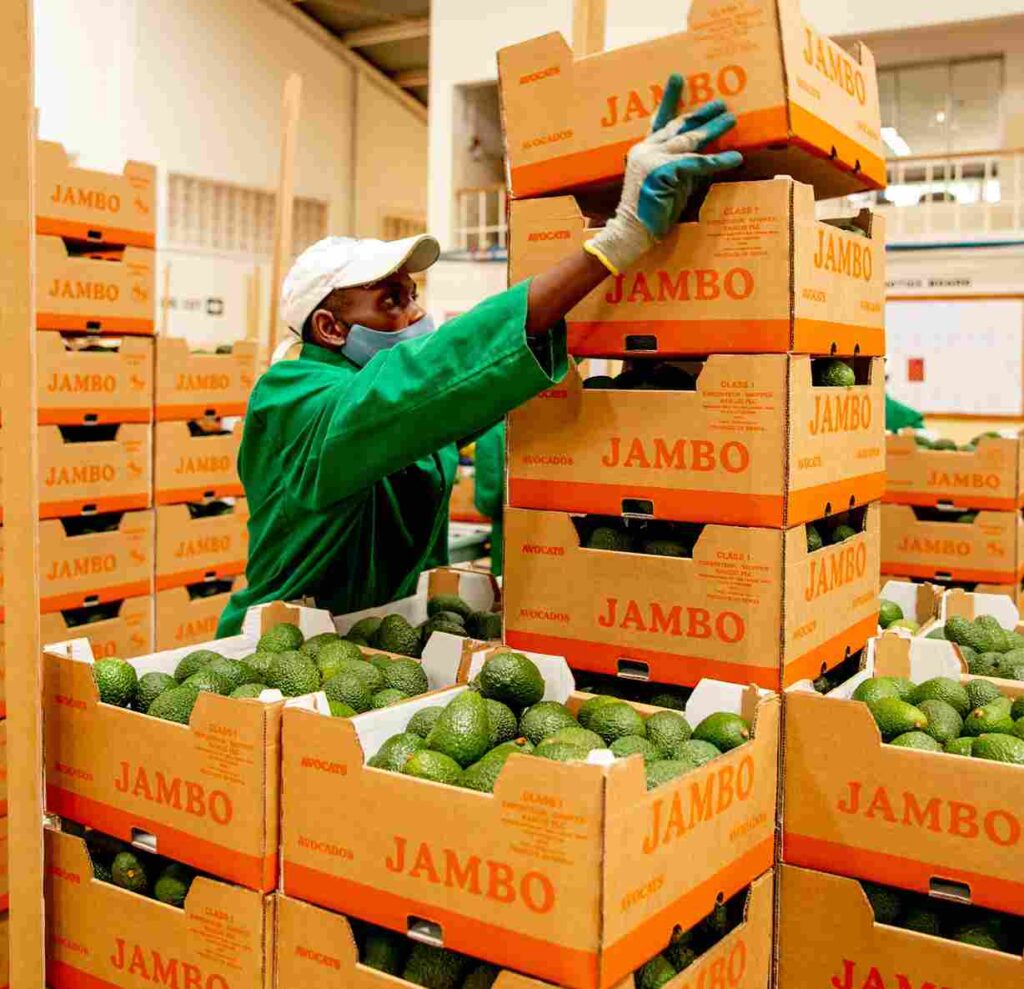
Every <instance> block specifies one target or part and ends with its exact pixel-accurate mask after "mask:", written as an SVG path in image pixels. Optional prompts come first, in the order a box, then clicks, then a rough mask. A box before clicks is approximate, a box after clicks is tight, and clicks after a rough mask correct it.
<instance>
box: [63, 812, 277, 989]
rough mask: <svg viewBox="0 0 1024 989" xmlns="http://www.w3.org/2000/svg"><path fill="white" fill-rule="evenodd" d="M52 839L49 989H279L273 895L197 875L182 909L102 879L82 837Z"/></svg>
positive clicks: (71, 836) (66, 835)
mask: <svg viewBox="0 0 1024 989" xmlns="http://www.w3.org/2000/svg"><path fill="white" fill-rule="evenodd" d="M45 838H46V872H45V878H44V883H45V896H46V905H47V911H46V913H47V918H46V919H47V924H46V928H47V929H46V982H47V985H48V986H50V987H51V989H80V987H83V986H90V987H96V989H99V987H100V986H103V987H107V986H110V987H125V989H128V987H136V986H145V985H149V984H154V985H163V986H168V987H170V986H175V987H179V989H185V987H189V989H192V987H196V989H199V987H203V989H225V987H228V986H230V989H271V986H272V985H273V966H274V897H272V896H264V895H263V894H261V893H258V892H255V891H253V890H250V889H244V888H242V887H241V886H232V885H230V884H228V883H223V882H219V881H217V880H216V879H208V878H207V877H205V876H199V877H197V878H196V879H195V881H194V882H193V883H192V888H191V889H190V890H189V893H188V896H187V897H186V899H185V906H184V907H183V908H182V909H178V908H177V907H172V906H168V905H167V904H165V903H160V902H159V901H158V900H152V899H149V898H148V897H145V896H139V895H138V894H136V893H130V892H128V890H124V889H121V888H119V887H117V886H114V885H113V884H112V883H104V882H100V881H99V880H98V879H94V878H93V874H92V863H91V861H90V859H89V852H88V850H87V849H86V847H85V842H84V841H83V840H82V839H81V838H76V837H75V836H74V835H70V834H62V833H61V832H60V831H55V830H54V829H53V828H47V829H46V834H45Z"/></svg>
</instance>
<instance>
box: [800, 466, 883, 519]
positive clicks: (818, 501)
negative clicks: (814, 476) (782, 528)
mask: <svg viewBox="0 0 1024 989" xmlns="http://www.w3.org/2000/svg"><path fill="white" fill-rule="evenodd" d="M884 490H885V471H879V472H878V473H876V474H861V475H860V476H859V477H851V478H847V479H846V480H844V481H832V482H830V483H828V484H817V485H815V486H814V487H810V488H800V489H799V490H797V491H791V492H790V493H789V504H788V510H787V512H786V526H787V528H788V527H790V526H794V525H801V524H802V523H804V522H813V521H814V520H815V519H820V518H822V517H823V516H824V515H827V514H829V513H828V512H826V510H825V506H826V505H831V511H832V512H838V511H841V510H843V509H845V508H848V507H849V508H853V507H855V506H859V505H867V504H869V503H870V502H872V501H878V499H879V498H881V497H882V492H883V491H884ZM851 498H852V499H853V501H852V502H851V500H850V499H851Z"/></svg>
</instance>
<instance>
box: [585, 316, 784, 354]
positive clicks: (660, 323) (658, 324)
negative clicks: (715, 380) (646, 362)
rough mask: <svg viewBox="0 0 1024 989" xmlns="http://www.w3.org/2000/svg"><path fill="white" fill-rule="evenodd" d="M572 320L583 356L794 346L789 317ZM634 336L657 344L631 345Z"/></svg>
mask: <svg viewBox="0 0 1024 989" xmlns="http://www.w3.org/2000/svg"><path fill="white" fill-rule="evenodd" d="M566 325H567V327H568V332H569V352H570V353H571V354H575V355H578V356H583V357H587V356H589V357H631V356H632V357H635V356H638V355H640V356H642V355H644V354H660V355H662V356H668V355H679V356H683V355H686V354H707V353H709V352H714V353H741V354H742V353H764V354H767V353H776V354H784V353H786V352H787V351H788V350H789V347H790V323H789V320H788V319H761V320H749V319H687V320H682V319H625V320H619V319H617V320H610V319H608V320H596V321H586V320H576V319H569V320H567V321H566ZM631 336H652V337H655V338H656V344H657V346H656V349H654V350H635V349H630V348H629V347H627V346H626V343H627V337H631Z"/></svg>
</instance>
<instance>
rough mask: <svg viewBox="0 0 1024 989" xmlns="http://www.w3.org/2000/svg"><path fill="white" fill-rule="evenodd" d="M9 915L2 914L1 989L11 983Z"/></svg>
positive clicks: (0, 933) (0, 942)
mask: <svg viewBox="0 0 1024 989" xmlns="http://www.w3.org/2000/svg"><path fill="white" fill-rule="evenodd" d="M8 921H9V915H8V914H6V913H5V914H2V915H0V989H7V987H8V985H9V983H10V975H9V968H10V960H11V952H10V942H9V941H8V938H9V937H10V934H9V923H8Z"/></svg>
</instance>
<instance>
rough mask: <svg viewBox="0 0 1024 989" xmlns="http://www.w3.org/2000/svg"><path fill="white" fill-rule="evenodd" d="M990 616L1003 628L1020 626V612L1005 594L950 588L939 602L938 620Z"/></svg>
mask: <svg viewBox="0 0 1024 989" xmlns="http://www.w3.org/2000/svg"><path fill="white" fill-rule="evenodd" d="M981 615H991V616H992V617H993V618H995V620H996V621H997V622H999V624H1000V625H1002V626H1003V628H1007V629H1015V628H1016V627H1017V626H1018V625H1019V624H1020V612H1019V611H1018V610H1017V607H1016V606H1015V605H1014V603H1013V599H1012V598H1008V597H1007V596H1006V595H1005V594H978V593H977V592H974V593H970V592H968V591H964V590H962V589H960V588H959V587H954V588H951V589H950V590H948V591H946V593H945V594H943V595H942V599H941V601H940V602H939V618H940V619H941V620H942V621H943V622H945V621H946V619H947V618H952V617H954V616H957V617H959V618H978V617H979V616H981Z"/></svg>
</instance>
